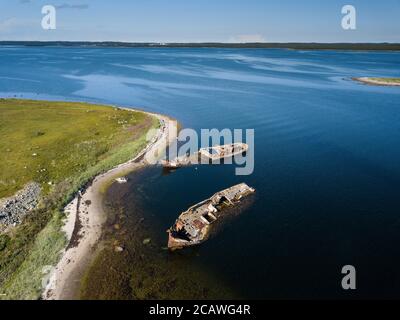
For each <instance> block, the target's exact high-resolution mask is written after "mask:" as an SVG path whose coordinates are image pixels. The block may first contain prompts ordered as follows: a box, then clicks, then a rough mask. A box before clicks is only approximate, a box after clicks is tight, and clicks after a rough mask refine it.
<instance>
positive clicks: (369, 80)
mask: <svg viewBox="0 0 400 320" xmlns="http://www.w3.org/2000/svg"><path fill="white" fill-rule="evenodd" d="M353 80H356V81H359V82H362V83H365V84H370V85H378V86H379V85H380V86H400V78H377V77H360V78H353Z"/></svg>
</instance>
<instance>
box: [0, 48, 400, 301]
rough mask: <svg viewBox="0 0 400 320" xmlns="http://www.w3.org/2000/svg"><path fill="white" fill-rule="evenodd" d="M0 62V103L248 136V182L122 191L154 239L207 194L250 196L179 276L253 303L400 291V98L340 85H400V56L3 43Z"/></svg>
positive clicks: (159, 180) (226, 175)
mask: <svg viewBox="0 0 400 320" xmlns="http://www.w3.org/2000/svg"><path fill="white" fill-rule="evenodd" d="M0 58H1V60H0V95H1V96H5V97H12V96H14V95H15V96H18V97H25V98H35V99H68V100H81V101H82V100H83V101H92V102H100V103H108V104H115V105H123V106H136V107H141V108H143V109H146V110H149V111H156V112H161V113H165V114H169V115H171V116H173V117H175V118H177V119H178V120H179V121H180V122H181V123H182V125H183V126H184V127H190V128H195V129H196V130H199V129H201V128H219V129H223V128H232V129H233V128H254V129H255V140H256V141H255V142H256V148H255V172H254V174H253V175H251V176H247V177H238V176H235V175H234V168H233V167H232V166H219V167H200V168H198V169H197V170H195V169H194V168H186V169H182V170H179V171H177V172H175V173H174V174H171V175H168V176H163V175H162V174H161V172H160V171H159V170H158V169H151V170H147V172H144V173H143V174H144V175H145V176H146V179H143V181H142V182H140V184H139V185H130V186H129V188H130V193H129V192H128V195H127V196H126V197H127V199H132V198H131V197H134V198H135V199H136V201H138V202H140V203H141V205H143V206H144V208H145V211H146V212H148V213H149V215H151V216H152V217H153V218H152V219H154V221H157V223H156V224H155V225H156V227H155V228H156V230H153V231H155V232H156V233H157V232H158V231H159V234H161V235H162V237H164V236H165V234H164V232H165V229H166V228H167V227H169V226H170V225H171V223H172V222H173V221H174V219H175V218H176V217H177V215H178V214H179V213H180V212H181V211H182V210H184V209H186V208H187V207H188V206H189V205H191V204H193V203H196V202H198V201H200V200H202V199H204V198H206V197H208V196H210V195H211V194H213V193H214V192H216V191H217V190H219V189H222V188H226V187H228V186H230V185H232V184H234V183H238V182H241V181H245V182H247V183H248V184H249V185H251V186H254V187H255V188H256V189H257V195H256V201H255V203H254V205H253V206H252V207H251V208H250V209H249V210H247V211H246V213H244V214H243V215H241V216H240V217H239V218H238V219H237V220H235V221H233V222H232V223H231V224H230V225H229V226H228V227H227V228H226V229H225V230H224V231H223V232H222V233H220V234H219V235H218V236H217V237H216V238H214V239H212V240H211V241H209V242H207V243H206V244H204V245H203V246H201V247H200V248H198V249H196V250H197V251H196V254H195V255H190V258H189V257H188V258H187V261H186V266H187V268H195V267H198V266H202V268H204V270H207V273H209V274H212V275H213V277H214V278H215V279H219V280H218V281H221V285H222V283H223V284H224V285H226V286H229V287H232V288H234V290H236V291H237V292H240V295H241V296H244V297H250V298H282V297H283V298H284V297H290V298H296V297H300V298H301V297H304V298H310V297H327V298H329V297H338V298H347V297H399V296H400V271H399V270H400V246H399V243H400V206H399V205H400V201H399V199H400V89H399V88H389V87H372V86H365V85H361V84H358V83H354V82H352V81H350V80H349V78H350V77H353V76H397V77H398V76H400V53H376V52H369V53H361V52H335V51H293V50H250V49H245V50H240V49H237V50H236V49H235V50H233V49H232V50H231V49H223V50H221V49H122V48H119V49H85V48H17V47H9V48H4V47H3V48H0ZM129 194H130V195H129ZM121 205H125V206H126V208H127V209H128V210H129V203H125V204H123V203H122V204H121ZM160 238H161V236H160ZM346 264H352V265H354V266H355V267H356V269H357V287H358V289H357V290H356V291H355V292H345V291H343V290H342V289H341V286H340V282H341V277H342V275H341V273H340V271H341V268H342V266H344V265H346ZM171 271H173V270H171Z"/></svg>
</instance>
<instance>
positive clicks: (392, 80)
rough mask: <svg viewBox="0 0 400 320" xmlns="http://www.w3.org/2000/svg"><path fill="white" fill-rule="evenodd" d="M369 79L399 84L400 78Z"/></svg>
mask: <svg viewBox="0 0 400 320" xmlns="http://www.w3.org/2000/svg"><path fill="white" fill-rule="evenodd" d="M369 79H371V80H374V81H380V82H385V83H400V78H369Z"/></svg>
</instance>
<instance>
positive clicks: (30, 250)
mask: <svg viewBox="0 0 400 320" xmlns="http://www.w3.org/2000/svg"><path fill="white" fill-rule="evenodd" d="M156 126H158V120H157V119H156V118H153V117H151V116H149V115H147V114H145V113H142V112H137V111H129V110H125V109H120V108H112V107H108V106H102V105H92V104H87V103H72V102H49V101H32V100H17V99H0V133H1V136H2V143H1V144H0V154H1V161H0V199H2V198H5V197H11V196H13V195H14V194H15V193H16V192H18V191H19V190H21V189H23V188H24V186H25V185H27V184H28V183H31V182H35V183H37V184H38V185H40V188H41V195H40V199H39V204H38V206H37V208H36V209H35V210H34V211H32V212H30V213H29V214H28V215H27V216H26V217H25V218H24V219H23V221H22V223H21V224H19V225H16V226H11V228H10V226H8V227H7V228H4V226H3V232H2V233H0V294H1V295H0V299H37V298H38V297H39V296H40V293H41V290H42V283H41V282H42V278H43V275H44V273H45V272H46V268H48V266H51V265H54V264H55V263H56V262H57V260H58V258H59V254H60V251H61V250H62V249H63V248H64V246H65V245H66V240H65V236H64V234H63V232H62V231H61V226H62V219H63V210H62V209H63V207H64V206H65V205H66V204H67V203H68V202H69V200H71V199H72V198H73V196H74V194H76V192H77V191H78V190H79V189H81V188H82V187H84V186H85V185H87V184H88V183H89V182H90V180H91V179H92V178H93V177H94V176H96V175H98V174H99V173H101V172H105V171H107V170H109V169H111V168H112V167H114V166H116V165H117V164H119V163H123V162H126V161H127V160H129V159H131V158H133V157H134V156H135V155H136V154H137V153H139V151H140V150H141V149H143V147H144V146H145V145H146V143H147V141H146V133H147V132H148V130H150V129H151V128H154V127H156ZM0 227H1V226H0ZM4 230H5V231H4Z"/></svg>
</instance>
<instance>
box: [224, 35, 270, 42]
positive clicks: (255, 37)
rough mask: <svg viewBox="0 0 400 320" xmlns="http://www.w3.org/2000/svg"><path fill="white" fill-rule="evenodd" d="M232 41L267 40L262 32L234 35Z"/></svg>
mask: <svg viewBox="0 0 400 320" xmlns="http://www.w3.org/2000/svg"><path fill="white" fill-rule="evenodd" d="M230 42H240V43H254V42H265V38H264V36H263V35H261V34H241V35H237V36H235V37H232V38H231V40H230Z"/></svg>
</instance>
